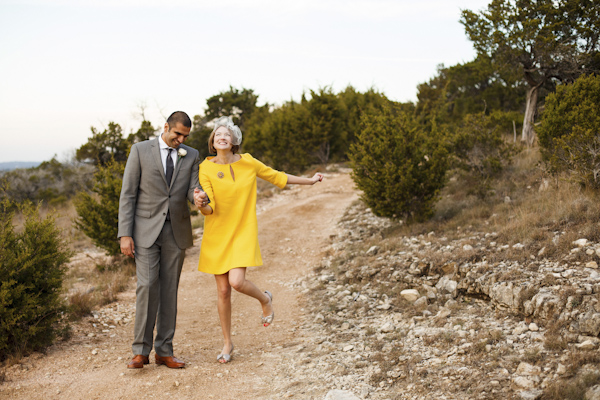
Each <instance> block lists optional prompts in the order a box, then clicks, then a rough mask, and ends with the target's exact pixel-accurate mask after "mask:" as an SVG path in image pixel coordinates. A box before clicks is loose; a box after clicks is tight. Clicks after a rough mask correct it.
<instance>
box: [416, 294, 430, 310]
mask: <svg viewBox="0 0 600 400" xmlns="http://www.w3.org/2000/svg"><path fill="white" fill-rule="evenodd" d="M415 308H416V309H417V310H419V311H423V310H424V309H426V308H427V296H422V297H419V298H418V299H417V301H415Z"/></svg>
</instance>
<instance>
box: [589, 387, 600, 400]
mask: <svg viewBox="0 0 600 400" xmlns="http://www.w3.org/2000/svg"><path fill="white" fill-rule="evenodd" d="M585 398H586V399H587V400H600V385H596V386H592V387H591V388H589V389H588V390H587V391H586V392H585Z"/></svg>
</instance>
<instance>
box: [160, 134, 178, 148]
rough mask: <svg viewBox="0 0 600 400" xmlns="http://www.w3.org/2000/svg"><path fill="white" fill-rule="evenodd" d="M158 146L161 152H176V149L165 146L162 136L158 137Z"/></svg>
mask: <svg viewBox="0 0 600 400" xmlns="http://www.w3.org/2000/svg"><path fill="white" fill-rule="evenodd" d="M158 145H159V146H160V149H161V150H164V149H173V150H177V149H174V148H173V147H169V145H167V144H166V143H165V141H164V140H163V138H162V134H160V135H158Z"/></svg>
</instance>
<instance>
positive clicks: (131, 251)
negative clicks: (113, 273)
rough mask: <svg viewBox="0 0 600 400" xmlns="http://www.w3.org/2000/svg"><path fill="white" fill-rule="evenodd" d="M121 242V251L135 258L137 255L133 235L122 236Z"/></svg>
mask: <svg viewBox="0 0 600 400" xmlns="http://www.w3.org/2000/svg"><path fill="white" fill-rule="evenodd" d="M119 242H120V243H121V253H123V254H125V255H126V256H127V257H131V258H133V257H134V256H135V246H134V244H133V238H132V237H131V236H121V238H120V239H119Z"/></svg>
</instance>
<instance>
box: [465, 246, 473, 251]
mask: <svg viewBox="0 0 600 400" xmlns="http://www.w3.org/2000/svg"><path fill="white" fill-rule="evenodd" d="M463 250H464V251H471V250H473V246H471V245H470V244H465V245H464V246H463Z"/></svg>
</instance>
